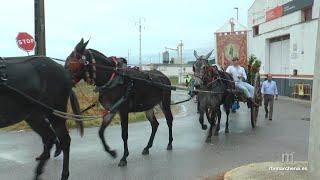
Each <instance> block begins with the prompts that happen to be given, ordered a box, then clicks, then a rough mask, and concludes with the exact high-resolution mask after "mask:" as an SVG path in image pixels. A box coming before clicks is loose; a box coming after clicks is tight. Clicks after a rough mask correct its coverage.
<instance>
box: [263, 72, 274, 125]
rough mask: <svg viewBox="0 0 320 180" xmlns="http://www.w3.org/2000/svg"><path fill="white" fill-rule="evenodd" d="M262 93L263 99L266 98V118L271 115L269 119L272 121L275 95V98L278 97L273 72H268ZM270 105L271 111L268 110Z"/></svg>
mask: <svg viewBox="0 0 320 180" xmlns="http://www.w3.org/2000/svg"><path fill="white" fill-rule="evenodd" d="M261 94H262V95H263V99H264V109H265V111H266V115H265V118H268V115H269V120H270V121H271V120H272V113H273V100H274V97H275V96H276V98H275V99H276V100H277V99H278V88H277V83H276V82H275V81H273V80H272V75H271V74H268V79H267V80H265V81H264V82H263V83H262V87H261ZM268 105H270V109H269V111H268Z"/></svg>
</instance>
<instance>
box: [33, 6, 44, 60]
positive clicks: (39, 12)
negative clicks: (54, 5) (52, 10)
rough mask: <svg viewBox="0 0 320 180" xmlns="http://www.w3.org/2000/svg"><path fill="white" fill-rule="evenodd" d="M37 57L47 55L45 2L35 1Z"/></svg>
mask: <svg viewBox="0 0 320 180" xmlns="http://www.w3.org/2000/svg"><path fill="white" fill-rule="evenodd" d="M34 21H35V22H34V24H35V28H34V30H35V33H34V34H35V41H36V48H35V54H36V55H44V56H45V55H46V39H45V11H44V0H35V1H34Z"/></svg>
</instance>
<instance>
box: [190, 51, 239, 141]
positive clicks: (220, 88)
mask: <svg viewBox="0 0 320 180" xmlns="http://www.w3.org/2000/svg"><path fill="white" fill-rule="evenodd" d="M211 54H212V51H211V52H210V53H208V54H207V55H202V56H199V55H198V53H197V52H196V51H194V56H195V57H196V59H197V60H196V62H195V63H194V65H193V70H194V76H195V77H194V78H195V86H196V87H198V89H200V90H203V91H210V92H212V93H208V92H201V91H200V92H199V93H198V100H199V114H200V117H199V122H200V124H201V127H202V129H203V130H206V129H207V126H206V125H205V124H204V122H203V121H204V117H203V116H204V113H205V112H207V111H208V109H209V111H210V117H209V118H208V117H207V118H208V121H209V123H210V128H209V131H208V136H207V139H206V142H207V143H210V142H211V137H212V129H213V127H214V126H215V119H217V120H218V123H217V127H216V129H215V135H216V136H217V135H218V134H219V130H220V120H221V110H220V106H221V105H223V107H224V109H225V112H226V115H227V121H226V127H225V133H229V114H230V108H231V105H232V102H233V99H234V95H233V93H231V92H230V91H229V90H230V89H234V88H235V85H234V82H233V78H232V77H231V76H230V75H229V74H228V73H226V72H224V71H221V70H218V68H217V67H211V66H210V65H209V62H208V59H209V57H210V56H211Z"/></svg>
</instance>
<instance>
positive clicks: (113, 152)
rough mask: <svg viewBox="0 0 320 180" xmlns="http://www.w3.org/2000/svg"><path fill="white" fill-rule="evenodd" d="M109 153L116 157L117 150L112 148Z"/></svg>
mask: <svg viewBox="0 0 320 180" xmlns="http://www.w3.org/2000/svg"><path fill="white" fill-rule="evenodd" d="M109 154H110V155H111V156H112V157H113V158H114V159H115V158H116V157H117V151H115V150H111V151H109Z"/></svg>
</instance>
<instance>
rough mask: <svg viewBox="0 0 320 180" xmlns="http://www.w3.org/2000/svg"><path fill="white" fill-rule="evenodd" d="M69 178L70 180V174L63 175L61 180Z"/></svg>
mask: <svg viewBox="0 0 320 180" xmlns="http://www.w3.org/2000/svg"><path fill="white" fill-rule="evenodd" d="M68 178H69V173H68V174H63V175H62V176H61V180H68Z"/></svg>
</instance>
